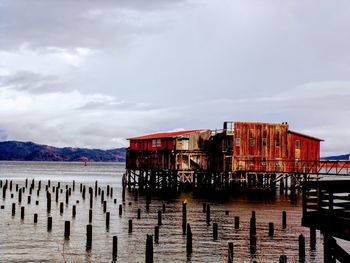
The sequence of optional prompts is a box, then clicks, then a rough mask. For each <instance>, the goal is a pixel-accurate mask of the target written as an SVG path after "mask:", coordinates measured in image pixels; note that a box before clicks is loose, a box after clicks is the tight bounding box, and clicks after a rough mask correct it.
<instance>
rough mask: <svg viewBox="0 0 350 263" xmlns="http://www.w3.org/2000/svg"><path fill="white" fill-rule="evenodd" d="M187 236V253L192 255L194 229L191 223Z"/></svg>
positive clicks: (188, 226)
mask: <svg viewBox="0 0 350 263" xmlns="http://www.w3.org/2000/svg"><path fill="white" fill-rule="evenodd" d="M186 232H187V238H186V254H187V256H190V255H191V254H192V231H191V226H190V224H187V231H186Z"/></svg>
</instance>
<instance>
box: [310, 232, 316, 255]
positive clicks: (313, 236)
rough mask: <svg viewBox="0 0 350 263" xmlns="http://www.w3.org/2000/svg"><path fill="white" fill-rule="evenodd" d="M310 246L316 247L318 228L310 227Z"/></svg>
mask: <svg viewBox="0 0 350 263" xmlns="http://www.w3.org/2000/svg"><path fill="white" fill-rule="evenodd" d="M310 248H311V249H312V250H314V249H316V228H314V227H310Z"/></svg>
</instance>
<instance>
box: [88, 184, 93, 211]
mask: <svg viewBox="0 0 350 263" xmlns="http://www.w3.org/2000/svg"><path fill="white" fill-rule="evenodd" d="M89 194H90V209H92V206H93V199H94V198H93V189H92V187H89Z"/></svg>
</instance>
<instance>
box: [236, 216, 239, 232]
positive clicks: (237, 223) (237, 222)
mask: <svg viewBox="0 0 350 263" xmlns="http://www.w3.org/2000/svg"><path fill="white" fill-rule="evenodd" d="M235 229H239V216H235Z"/></svg>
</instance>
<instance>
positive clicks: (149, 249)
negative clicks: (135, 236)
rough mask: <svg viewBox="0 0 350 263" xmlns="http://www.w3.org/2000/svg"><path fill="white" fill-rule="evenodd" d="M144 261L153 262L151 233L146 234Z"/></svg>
mask: <svg viewBox="0 0 350 263" xmlns="http://www.w3.org/2000/svg"><path fill="white" fill-rule="evenodd" d="M146 263H153V236H152V235H147V240H146Z"/></svg>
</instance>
